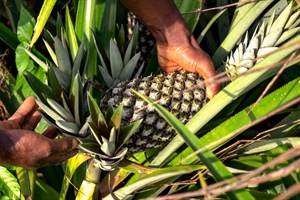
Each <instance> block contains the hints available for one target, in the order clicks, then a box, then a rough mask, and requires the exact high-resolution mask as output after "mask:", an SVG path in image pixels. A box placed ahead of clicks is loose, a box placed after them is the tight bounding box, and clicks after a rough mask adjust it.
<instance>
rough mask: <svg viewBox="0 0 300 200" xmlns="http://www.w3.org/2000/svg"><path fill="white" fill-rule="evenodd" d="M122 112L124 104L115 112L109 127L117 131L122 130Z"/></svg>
mask: <svg viewBox="0 0 300 200" xmlns="http://www.w3.org/2000/svg"><path fill="white" fill-rule="evenodd" d="M122 111H123V104H120V105H119V106H118V107H117V108H116V110H115V111H114V113H113V115H112V116H111V118H110V120H109V123H108V126H109V127H110V128H113V127H115V128H116V130H117V131H119V130H120V127H121V121H122Z"/></svg>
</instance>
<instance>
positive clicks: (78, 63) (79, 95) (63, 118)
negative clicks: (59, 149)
mask: <svg viewBox="0 0 300 200" xmlns="http://www.w3.org/2000/svg"><path fill="white" fill-rule="evenodd" d="M44 42H45V45H46V47H47V49H48V52H49V53H50V55H51V57H52V60H53V63H54V64H55V66H54V65H48V64H45V63H44V65H46V66H47V69H48V71H47V83H42V82H41V81H40V80H39V79H38V78H37V77H35V76H34V75H32V74H31V73H30V72H27V73H26V74H25V75H24V76H25V79H26V80H27V82H28V83H29V85H30V87H31V88H32V90H33V91H34V92H35V94H36V95H37V97H38V98H39V100H37V101H36V102H37V104H38V105H39V106H40V107H41V110H40V113H41V115H42V117H43V118H44V119H45V120H46V121H47V122H49V123H50V124H52V125H53V126H55V127H56V128H58V129H59V130H60V132H61V133H62V135H65V136H75V137H86V136H87V135H88V125H87V123H86V117H87V115H88V109H87V101H86V99H87V91H88V89H89V85H88V84H87V83H84V82H83V80H82V79H83V78H82V77H83V74H84V70H85V68H86V63H85V64H83V62H84V53H85V52H84V45H85V41H83V42H82V44H81V45H80V47H79V49H78V53H77V55H76V57H75V59H74V62H73V64H72V62H71V59H70V56H69V52H68V49H67V44H66V41H65V39H64V38H62V40H60V39H59V38H58V37H55V38H54V47H55V51H54V50H53V49H52V48H51V47H50V45H49V43H47V42H46V41H44ZM33 59H34V60H35V61H37V62H38V63H39V64H41V63H42V61H40V60H36V59H37V58H33Z"/></svg>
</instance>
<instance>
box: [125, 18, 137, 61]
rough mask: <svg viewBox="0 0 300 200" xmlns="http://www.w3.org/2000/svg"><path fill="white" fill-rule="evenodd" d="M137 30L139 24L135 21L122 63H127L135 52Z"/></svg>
mask: <svg viewBox="0 0 300 200" xmlns="http://www.w3.org/2000/svg"><path fill="white" fill-rule="evenodd" d="M138 30H139V24H138V23H137V24H136V25H135V26H134V29H133V31H132V36H131V39H130V41H129V44H128V46H127V48H126V51H125V55H124V61H123V63H124V64H127V63H128V62H129V60H130V59H131V58H132V57H133V55H134V54H135V52H136V46H137V40H138V34H139V31H138Z"/></svg>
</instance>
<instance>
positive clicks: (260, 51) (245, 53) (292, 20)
mask: <svg viewBox="0 0 300 200" xmlns="http://www.w3.org/2000/svg"><path fill="white" fill-rule="evenodd" d="M292 5H293V2H291V3H290V4H289V5H288V6H287V7H286V8H285V9H284V10H283V11H282V12H281V13H280V15H279V16H277V17H276V15H275V12H274V13H273V15H272V16H271V18H270V19H269V21H268V23H267V24H265V23H264V22H262V24H261V25H260V26H258V27H256V30H255V32H254V34H253V36H252V38H251V40H250V41H249V38H248V33H247V34H246V36H245V39H244V41H243V42H241V43H240V44H239V45H238V47H237V49H236V50H235V52H233V53H231V55H230V56H229V57H228V58H227V60H226V62H225V63H224V66H225V70H226V72H227V74H228V76H229V77H232V76H235V75H239V74H241V73H244V72H246V71H247V70H248V69H250V68H251V67H252V66H254V64H255V63H257V62H259V61H261V60H262V59H263V57H265V56H266V55H267V54H270V53H271V52H273V51H275V50H276V49H278V46H279V45H280V44H282V43H283V42H285V41H286V40H288V39H290V38H291V37H292V36H294V35H295V34H297V33H299V30H300V27H299V26H298V25H299V24H300V19H299V15H300V10H298V11H296V12H294V13H293V12H292Z"/></svg>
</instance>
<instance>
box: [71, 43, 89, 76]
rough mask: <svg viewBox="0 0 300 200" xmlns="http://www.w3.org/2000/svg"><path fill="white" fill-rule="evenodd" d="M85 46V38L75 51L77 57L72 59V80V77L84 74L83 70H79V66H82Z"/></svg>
mask: <svg viewBox="0 0 300 200" xmlns="http://www.w3.org/2000/svg"><path fill="white" fill-rule="evenodd" d="M85 45H86V38H85V39H84V40H83V41H82V43H81V44H80V46H79V49H78V51H77V55H76V57H75V59H74V63H73V69H72V79H74V77H75V75H76V74H77V73H83V72H84V70H82V69H81V66H82V60H83V55H84V47H85Z"/></svg>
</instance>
